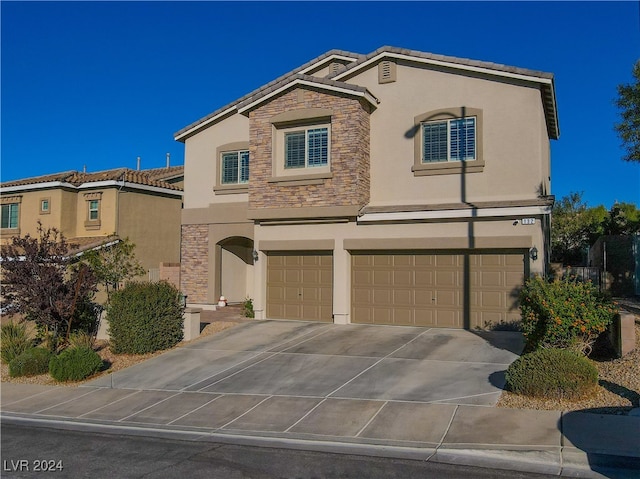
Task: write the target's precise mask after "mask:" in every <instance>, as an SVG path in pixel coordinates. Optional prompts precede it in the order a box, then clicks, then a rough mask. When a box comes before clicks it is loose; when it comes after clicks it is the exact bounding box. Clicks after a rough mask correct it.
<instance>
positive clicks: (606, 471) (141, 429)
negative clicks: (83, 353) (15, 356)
mask: <svg viewBox="0 0 640 479" xmlns="http://www.w3.org/2000/svg"><path fill="white" fill-rule="evenodd" d="M0 421H1V422H2V423H3V424H11V425H29V426H34V427H44V428H51V429H62V430H69V431H80V432H93V433H101V434H118V435H127V436H141V437H151V438H160V439H171V440H179V441H192V442H216V443H221V444H229V445H231V444H233V445H241V446H254V447H265V448H278V449H293V450H305V451H314V452H325V453H332V454H349V455H358V456H372V457H384V458H393V459H408V460H416V461H425V462H435V463H441V464H452V465H465V466H473V467H482V468H490V469H503V470H514V471H520V472H530V473H538V474H549V475H556V476H566V477H581V478H587V479H592V478H593V479H602V478H615V479H632V478H637V477H638V476H639V475H640V458H637V457H626V456H612V455H607V454H586V453H582V451H579V452H581V453H582V456H581V455H580V454H575V450H574V449H573V448H562V447H558V448H555V450H553V449H552V450H550V449H549V448H548V447H545V448H544V449H523V450H508V449H502V450H500V449H455V448H448V447H446V446H442V445H438V446H436V447H424V448H418V447H402V446H392V445H383V444H362V443H348V442H340V441H333V440H332V441H319V440H311V439H293V438H283V437H277V436H255V435H240V434H220V433H215V432H207V431H198V430H184V429H166V428H158V427H155V426H153V427H151V426H150V427H146V426H143V425H140V426H131V425H122V424H113V423H104V422H92V423H88V422H80V421H75V420H61V419H43V418H34V417H30V416H27V415H19V414H11V413H9V414H7V413H0ZM566 453H569V454H568V456H569V457H571V459H572V460H570V461H568V462H567V463H565V462H564V456H565V454H566ZM583 458H586V459H587V460H584V459H583Z"/></svg>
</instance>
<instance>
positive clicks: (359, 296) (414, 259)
mask: <svg viewBox="0 0 640 479" xmlns="http://www.w3.org/2000/svg"><path fill="white" fill-rule="evenodd" d="M525 255H526V252H524V251H523V252H485V253H481V254H469V253H456V252H452V253H437V254H436V253H428V252H411V253H405V252H364V253H357V252H352V256H351V322H353V323H369V324H389V325H416V326H432V327H445V328H475V327H485V326H487V325H490V324H499V323H501V322H510V321H516V320H519V319H520V314H519V310H518V307H517V299H518V293H519V290H520V288H521V286H522V284H523V280H524V274H525V268H526V266H527V262H526V256H525ZM332 297H333V261H332V256H331V255H330V253H327V254H321V253H313V254H312V253H308V254H286V253H279V254H270V255H269V256H268V262H267V317H269V318H282V319H302V320H315V321H327V322H330V321H332V309H333V307H332Z"/></svg>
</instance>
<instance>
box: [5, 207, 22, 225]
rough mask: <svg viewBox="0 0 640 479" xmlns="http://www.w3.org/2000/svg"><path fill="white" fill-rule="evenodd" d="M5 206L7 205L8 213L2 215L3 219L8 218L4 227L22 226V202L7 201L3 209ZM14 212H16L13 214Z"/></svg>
mask: <svg viewBox="0 0 640 479" xmlns="http://www.w3.org/2000/svg"><path fill="white" fill-rule="evenodd" d="M5 206H6V207H7V214H6V215H2V220H4V218H7V226H3V227H2V229H11V230H14V229H17V228H18V227H19V226H20V203H7V204H4V205H2V209H5ZM12 212H14V213H13V214H12ZM12 218H14V219H15V224H13V223H12V222H11V220H12ZM3 222H4V221H3Z"/></svg>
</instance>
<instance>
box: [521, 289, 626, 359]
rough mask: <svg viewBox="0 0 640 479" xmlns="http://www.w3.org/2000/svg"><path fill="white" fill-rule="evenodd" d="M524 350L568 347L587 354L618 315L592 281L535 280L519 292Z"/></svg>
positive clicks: (613, 306) (612, 305)
mask: <svg viewBox="0 0 640 479" xmlns="http://www.w3.org/2000/svg"><path fill="white" fill-rule="evenodd" d="M520 310H521V312H522V332H523V334H524V337H525V338H526V340H527V345H526V347H525V351H534V350H536V349H538V348H569V349H574V350H576V351H579V352H581V353H583V354H588V352H589V351H590V350H591V346H592V345H593V343H594V341H595V340H596V339H597V337H598V336H599V335H600V334H601V333H602V332H603V331H604V330H605V329H606V328H607V326H608V325H609V324H610V323H611V322H612V321H613V319H614V317H615V315H616V314H617V308H616V307H615V305H614V304H613V303H612V302H611V301H610V300H609V299H607V298H606V297H605V296H604V295H603V294H601V293H600V292H599V291H598V290H597V289H596V288H595V287H594V286H593V285H592V284H591V282H579V281H576V280H572V279H564V280H555V281H552V282H547V281H545V280H543V279H542V278H539V277H537V278H533V279H530V280H529V281H527V282H526V284H525V286H524V288H523V289H522V291H521V293H520Z"/></svg>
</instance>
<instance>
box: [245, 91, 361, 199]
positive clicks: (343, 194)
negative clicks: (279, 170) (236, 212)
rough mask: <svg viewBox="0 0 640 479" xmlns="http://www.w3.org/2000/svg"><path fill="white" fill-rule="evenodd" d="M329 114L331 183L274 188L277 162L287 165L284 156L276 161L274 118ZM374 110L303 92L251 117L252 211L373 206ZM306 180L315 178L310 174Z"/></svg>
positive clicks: (347, 99)
mask: <svg viewBox="0 0 640 479" xmlns="http://www.w3.org/2000/svg"><path fill="white" fill-rule="evenodd" d="M308 108H321V109H330V110H331V111H332V112H333V114H332V115H331V155H330V165H331V174H332V175H333V176H332V178H328V179H325V180H323V182H322V183H321V184H305V185H287V184H279V183H273V182H269V181H268V180H269V179H270V178H271V177H272V175H273V171H274V168H273V164H272V161H278V162H282V163H284V154H283V153H282V152H279V153H278V157H277V158H273V159H272V152H273V135H274V134H275V133H274V128H273V124H272V123H271V118H273V117H274V116H275V115H277V114H279V113H283V112H286V111H295V110H299V109H308ZM369 115H370V112H369V106H368V105H367V104H363V103H361V102H360V100H359V99H357V98H353V97H348V96H345V95H341V94H329V93H326V92H319V91H315V90H307V89H303V88H299V89H295V90H292V91H289V92H287V93H285V94H283V95H281V96H278V97H276V98H274V99H273V100H271V101H269V102H266V103H265V104H263V105H261V106H260V107H259V108H256V109H255V110H254V111H252V112H251V113H250V114H249V136H250V144H251V146H250V155H251V181H250V183H249V208H252V209H277V208H296V207H301V208H303V207H318V206H320V207H323V206H325V207H331V206H360V207H362V206H364V205H366V204H367V203H368V202H369V194H370V186H369V183H370V178H369V149H370V123H369ZM300 173H301V174H304V173H306V174H308V173H313V169H312V168H309V169H307V170H305V171H300Z"/></svg>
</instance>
